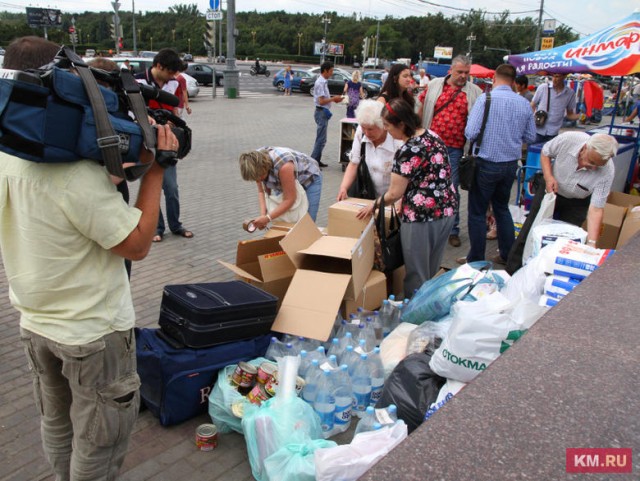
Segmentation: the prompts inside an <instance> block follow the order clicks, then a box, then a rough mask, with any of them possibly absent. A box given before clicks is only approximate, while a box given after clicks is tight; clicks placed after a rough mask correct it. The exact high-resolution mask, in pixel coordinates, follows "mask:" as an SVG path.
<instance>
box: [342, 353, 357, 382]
mask: <svg viewBox="0 0 640 481" xmlns="http://www.w3.org/2000/svg"><path fill="white" fill-rule="evenodd" d="M358 361H359V355H358V353H357V352H356V351H355V350H354V349H353V346H347V348H346V349H345V350H344V352H343V353H342V356H340V364H346V365H347V366H348V369H349V375H350V376H352V375H353V370H354V369H355V368H356V364H358Z"/></svg>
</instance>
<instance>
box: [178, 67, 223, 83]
mask: <svg viewBox="0 0 640 481" xmlns="http://www.w3.org/2000/svg"><path fill="white" fill-rule="evenodd" d="M187 73H188V74H189V75H191V76H192V77H193V78H195V79H196V80H197V81H198V83H199V84H201V85H211V84H213V67H210V66H209V65H205V64H202V63H190V64H189V67H188V68H187ZM223 79H224V74H223V73H222V70H221V69H216V86H217V87H220V86H221V85H222V80H223Z"/></svg>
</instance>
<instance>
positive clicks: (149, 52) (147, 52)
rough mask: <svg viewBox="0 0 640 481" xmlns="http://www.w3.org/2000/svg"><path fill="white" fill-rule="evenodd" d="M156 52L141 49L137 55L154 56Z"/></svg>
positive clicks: (143, 56)
mask: <svg viewBox="0 0 640 481" xmlns="http://www.w3.org/2000/svg"><path fill="white" fill-rule="evenodd" d="M157 53H158V52H155V51H151V50H142V51H141V52H140V53H139V54H138V56H139V57H142V58H153V57H155V56H156V54H157Z"/></svg>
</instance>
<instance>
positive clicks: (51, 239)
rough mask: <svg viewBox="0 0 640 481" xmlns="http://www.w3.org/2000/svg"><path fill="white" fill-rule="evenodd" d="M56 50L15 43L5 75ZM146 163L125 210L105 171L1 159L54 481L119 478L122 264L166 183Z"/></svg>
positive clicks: (130, 352)
mask: <svg viewBox="0 0 640 481" xmlns="http://www.w3.org/2000/svg"><path fill="white" fill-rule="evenodd" d="M58 49H59V47H58V46H57V45H56V44H54V43H52V42H49V41H47V40H44V39H42V38H39V37H23V38H19V39H16V40H14V41H13V42H12V43H11V45H10V46H9V47H7V50H6V55H5V63H4V67H5V68H8V69H16V70H27V69H37V68H39V67H41V66H43V65H46V64H48V63H49V62H51V61H52V60H53V59H54V56H55V55H56V53H57V51H58ZM60 121H61V122H62V121H64V119H60ZM157 135H158V145H157V146H158V149H161V150H175V149H177V139H176V138H175V136H174V135H173V133H172V132H171V130H170V129H169V128H168V127H166V126H159V127H158V129H157ZM140 160H141V161H144V162H152V163H153V164H152V165H151V167H150V168H149V170H148V171H147V173H146V174H145V175H144V177H143V178H142V181H141V184H140V191H139V195H138V200H137V202H136V206H135V207H129V206H127V204H126V203H125V202H124V201H123V199H122V196H121V195H120V194H119V193H118V192H117V190H116V187H115V186H114V185H113V183H112V181H111V179H110V176H109V174H108V172H107V171H106V169H105V168H104V167H102V166H101V165H100V164H99V163H98V162H95V161H89V160H82V161H77V162H65V163H37V162H31V161H27V160H23V159H20V158H18V157H14V156H11V155H8V154H6V153H4V152H0V250H1V251H2V257H3V261H4V266H5V270H6V273H7V278H8V281H9V286H10V300H11V303H12V305H13V306H14V307H15V308H16V309H17V310H18V311H19V312H20V314H21V315H20V335H21V339H22V342H23V344H24V347H25V352H26V354H27V358H28V361H29V366H30V369H31V371H32V373H33V376H34V394H35V399H36V404H37V409H38V411H39V414H40V418H41V433H42V443H43V447H44V452H45V456H46V458H47V460H48V461H49V462H50V463H51V466H52V468H53V471H54V473H55V478H56V479H57V480H69V479H73V480H75V481H80V480H86V481H88V480H96V479H115V478H116V476H117V472H118V470H119V468H120V466H121V464H122V461H123V459H124V456H125V454H126V450H127V445H128V442H129V437H130V434H131V431H132V429H133V425H134V423H135V421H136V418H137V413H138V407H139V403H140V397H139V393H138V388H139V386H140V379H139V377H138V374H137V372H136V354H135V337H134V333H133V327H134V323H135V313H134V309H133V302H132V300H131V292H130V289H129V282H128V279H127V274H126V271H125V267H124V263H123V262H122V258H128V259H133V260H140V259H143V258H144V257H145V256H146V255H147V253H148V252H149V248H150V246H151V238H152V236H153V233H154V228H155V224H156V221H157V218H158V210H159V203H160V188H161V183H162V174H163V170H162V167H161V166H160V165H159V164H158V163H157V162H155V161H154V158H153V154H152V153H151V152H148V151H146V150H143V151H142V152H141V153H140Z"/></svg>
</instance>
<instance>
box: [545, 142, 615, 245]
mask: <svg viewBox="0 0 640 481" xmlns="http://www.w3.org/2000/svg"><path fill="white" fill-rule="evenodd" d="M617 151H618V142H617V141H616V139H615V138H614V137H612V136H611V135H606V134H595V135H589V134H587V133H584V132H565V133H564V134H561V135H559V136H558V137H556V138H555V139H553V140H551V141H549V142H547V143H546V144H545V145H544V147H543V148H542V153H541V154H540V164H541V166H542V173H543V175H544V180H545V184H546V191H547V192H555V193H556V194H557V197H556V207H555V210H554V213H553V217H554V219H558V220H562V221H564V222H569V223H571V224H574V225H578V226H580V225H582V223H583V222H584V220H585V218H586V219H587V239H588V241H587V242H588V243H589V244H590V245H594V246H595V243H596V241H597V240H598V236H599V235H600V228H601V226H602V218H603V216H604V205H605V204H606V202H607V197H608V196H609V191H610V190H611V185H612V183H613V178H614V175H615V167H614V165H613V162H612V161H611V162H610V160H611V159H612V158H613V157H614V156H615V155H616V153H617ZM552 160H553V163H552Z"/></svg>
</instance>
